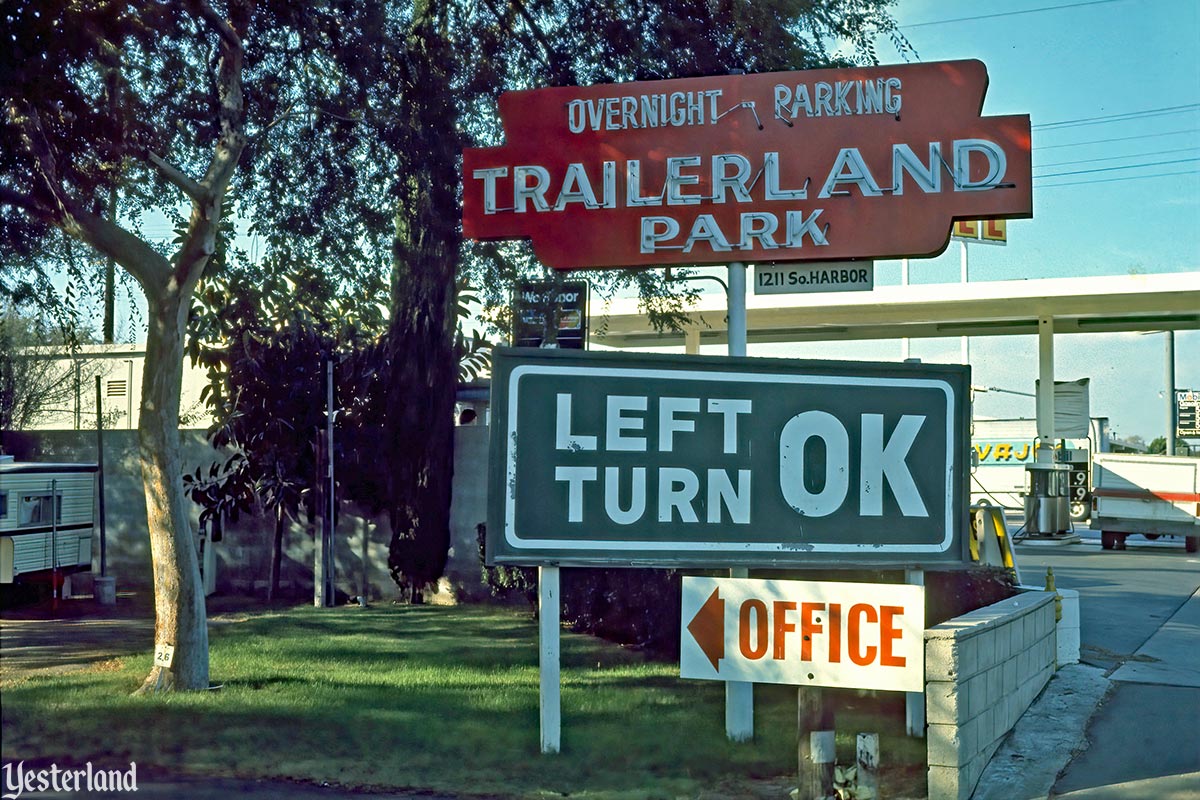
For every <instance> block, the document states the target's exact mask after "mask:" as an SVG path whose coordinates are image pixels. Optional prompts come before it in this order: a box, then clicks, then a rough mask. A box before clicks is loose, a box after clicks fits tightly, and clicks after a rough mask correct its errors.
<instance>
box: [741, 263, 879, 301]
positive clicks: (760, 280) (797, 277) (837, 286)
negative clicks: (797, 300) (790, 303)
mask: <svg viewBox="0 0 1200 800" xmlns="http://www.w3.org/2000/svg"><path fill="white" fill-rule="evenodd" d="M873 288H875V262H874V261H817V262H813V263H809V264H795V265H788V266H783V265H780V264H755V265H754V293H755V294H795V293H802V292H863V291H867V292H869V291H871V289H873Z"/></svg>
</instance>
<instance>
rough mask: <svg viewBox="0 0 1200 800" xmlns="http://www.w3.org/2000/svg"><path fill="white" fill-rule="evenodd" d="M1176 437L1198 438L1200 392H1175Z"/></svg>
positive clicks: (1199, 430) (1199, 427) (1185, 390)
mask: <svg viewBox="0 0 1200 800" xmlns="http://www.w3.org/2000/svg"><path fill="white" fill-rule="evenodd" d="M1175 427H1176V429H1177V430H1176V432H1175V435H1176V436H1200V391H1196V390H1195V389H1176V390H1175Z"/></svg>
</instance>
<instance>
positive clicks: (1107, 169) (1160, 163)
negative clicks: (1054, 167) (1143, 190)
mask: <svg viewBox="0 0 1200 800" xmlns="http://www.w3.org/2000/svg"><path fill="white" fill-rule="evenodd" d="M1193 161H1200V158H1178V159H1175V160H1173V161H1151V162H1149V163H1146V164H1130V165H1128V166H1125V167H1098V168H1096V169H1077V170H1073V171H1071V172H1051V173H1050V174H1049V175H1037V176H1035V177H1038V178H1060V177H1062V176H1063V175H1087V174H1089V173H1092V172H1116V171H1117V170H1122V169H1141V168H1142V167H1162V166H1166V165H1167V164H1189V163H1191V162H1193Z"/></svg>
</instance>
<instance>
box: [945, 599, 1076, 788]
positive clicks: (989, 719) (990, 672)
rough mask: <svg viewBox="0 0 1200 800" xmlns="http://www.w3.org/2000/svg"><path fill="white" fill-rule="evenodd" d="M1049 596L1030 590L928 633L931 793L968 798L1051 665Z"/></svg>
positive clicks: (1038, 690)
mask: <svg viewBox="0 0 1200 800" xmlns="http://www.w3.org/2000/svg"><path fill="white" fill-rule="evenodd" d="M1055 652H1056V636H1055V629H1054V595H1053V594H1050V593H1047V592H1027V593H1024V594H1021V595H1018V596H1017V597H1014V598H1012V599H1009V600H1004V601H1001V602H999V603H995V604H993V605H990V606H987V607H985V608H981V609H978V610H976V611H972V612H971V613H969V614H964V615H963V616H961V617H955V618H954V619H952V620H950V621H948V622H944V623H942V624H941V625H938V626H936V627H933V628H929V629H928V630H926V631H925V706H926V715H927V720H928V723H929V729H928V731H927V744H928V755H929V796H930V797H931V798H932V797H936V798H939V799H940V800H943V799H944V800H967V798H969V797H970V796H971V792H972V791H974V789H975V784H976V783H978V781H979V776H980V775H982V774H983V768H984V767H986V766H987V763H988V760H989V759H990V758H991V757H992V754H993V753H995V752H996V748H997V747H999V745H1000V741H1001V740H1002V739H1003V738H1004V737H1005V736H1006V735H1007V734H1008V732H1009V730H1011V729H1012V727H1013V725H1015V724H1016V722H1017V720H1018V719H1020V718H1021V715H1022V714H1024V713H1025V710H1026V709H1027V708H1029V706H1030V704H1031V703H1032V702H1033V700H1034V699H1035V698H1036V697H1037V696H1038V694H1040V693H1041V691H1042V689H1043V688H1044V687H1045V686H1046V682H1047V681H1048V680H1050V676H1051V675H1052V674H1053V673H1054V669H1055Z"/></svg>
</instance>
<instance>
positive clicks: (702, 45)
mask: <svg viewBox="0 0 1200 800" xmlns="http://www.w3.org/2000/svg"><path fill="white" fill-rule="evenodd" d="M888 5H890V0H818V1H817V2H811V3H802V4H801V3H795V2H793V1H792V0H770V1H768V2H748V0H736V1H735V2H732V3H719V4H714V3H710V2H706V1H705V0H651V2H646V1H645V0H639V2H617V3H593V2H584V1H583V0H558V1H555V0H529V1H526V0H508V1H507V2H506V1H505V0H484V2H482V3H463V2H453V1H452V0H418V2H415V3H413V4H411V5H409V4H399V3H395V2H389V0H363V2H360V3H358V4H355V5H353V6H347V7H341V8H339V9H338V13H337V15H336V17H335V16H332V15H331V16H329V17H328V18H327V19H326V21H325V22H323V23H321V24H317V25H314V26H313V27H312V28H311V29H310V30H309V31H308V32H307V33H306V34H305V35H304V38H303V39H302V47H301V49H302V50H303V51H304V52H305V53H307V54H309V55H308V57H309V58H310V63H311V65H312V68H311V70H310V71H309V72H308V73H306V74H307V75H308V76H309V78H308V81H307V83H306V84H305V85H304V95H303V98H301V97H296V98H295V102H297V103H302V104H303V105H304V107H305V108H306V109H308V111H307V112H306V113H304V114H297V115H293V116H291V117H289V118H287V119H285V120H283V121H282V122H281V123H280V124H279V125H278V126H276V127H275V128H273V129H272V131H271V139H270V145H269V146H267V147H264V148H263V152H262V154H261V156H262V157H261V158H258V159H256V162H255V164H254V168H255V169H256V171H257V172H258V174H259V178H260V179H259V181H257V182H256V184H255V188H254V189H253V190H252V191H251V192H250V193H249V194H248V195H247V197H246V200H247V202H248V203H250V204H252V205H253V207H254V208H255V209H256V212H257V214H259V217H258V219H259V223H258V224H259V225H260V226H261V227H262V229H264V230H270V231H271V233H270V234H268V235H269V236H273V237H275V238H274V239H273V242H274V243H276V244H282V243H284V242H286V243H287V244H288V246H289V247H291V248H293V249H294V250H295V251H300V250H303V251H304V252H305V253H306V254H307V257H308V258H310V259H311V260H313V261H314V262H320V263H322V264H323V265H325V266H326V267H327V268H328V269H330V270H332V271H334V272H336V273H337V274H338V275H340V276H344V277H345V279H347V280H353V277H352V276H353V274H354V272H355V271H356V270H364V269H365V270H379V271H384V272H386V273H387V274H389V275H390V286H391V298H390V312H391V313H390V325H389V330H388V333H387V336H386V337H385V339H384V341H383V342H381V343H380V344H379V345H378V346H377V347H376V348H374V349H373V350H372V351H371V353H370V357H371V358H372V359H373V361H372V364H373V366H372V367H371V368H369V369H363V370H360V374H361V375H363V376H364V378H363V380H364V381H366V383H364V384H363V385H362V386H361V388H362V389H363V390H364V391H368V390H369V391H368V394H369V396H370V397H373V398H378V399H379V400H380V401H381V402H375V403H373V404H366V405H364V407H363V408H362V409H361V413H360V414H359V417H358V418H359V419H360V420H362V422H363V425H364V430H370V431H373V432H376V433H374V434H373V435H370V436H363V437H362V438H361V440H360V441H359V442H358V444H357V449H356V455H357V457H358V458H360V459H361V461H360V463H361V464H362V465H363V468H362V469H359V470H358V471H357V475H358V479H357V480H356V483H357V484H358V486H359V487H360V488H359V489H358V490H357V491H358V496H359V497H361V498H362V499H364V500H365V501H367V502H368V503H370V504H374V505H376V506H377V507H378V508H379V509H380V510H384V511H386V512H387V513H388V515H389V517H390V519H391V528H392V541H391V547H390V556H389V567H390V569H391V572H392V576H393V578H394V579H395V580H396V581H397V582H398V583H400V584H402V585H405V586H408V587H409V588H410V589H412V590H413V591H414V592H416V591H419V589H420V587H421V585H423V584H425V583H428V582H430V581H431V580H432V579H434V578H436V577H437V575H439V574H440V572H441V569H442V566H443V565H444V561H445V553H446V545H447V543H448V521H449V499H450V497H449V487H450V483H451V470H452V452H451V441H452V439H451V436H452V407H453V403H454V389H455V382H456V377H457V369H456V363H457V360H458V353H457V352H456V348H455V346H454V345H455V327H456V326H455V324H454V310H455V307H456V302H455V285H456V276H458V274H459V273H460V272H461V271H464V270H465V272H466V274H467V276H469V278H470V281H471V283H472V284H473V285H475V286H479V287H481V292H482V293H483V295H484V297H485V300H489V301H490V300H495V299H497V298H499V299H503V300H504V301H505V302H506V301H507V298H508V296H509V294H510V292H511V287H512V285H513V282H514V281H515V280H517V279H519V278H520V277H521V276H523V275H529V274H536V273H538V272H540V269H541V268H540V266H538V265H537V264H536V263H535V262H534V261H533V260H532V258H531V257H530V255H529V252H528V250H527V249H525V248H522V247H521V246H520V245H505V246H494V245H487V246H472V247H471V248H469V249H468V250H467V251H466V252H465V254H464V250H463V243H462V238H461V230H460V227H459V224H458V219H459V206H458V202H459V200H458V186H459V180H460V176H459V174H458V169H459V158H460V153H461V150H462V148H463V147H464V146H466V145H470V144H480V145H484V144H489V143H494V142H496V141H497V140H498V138H499V137H500V135H501V131H500V130H499V127H498V123H497V119H496V114H495V100H496V97H497V95H498V94H499V93H500V92H501V91H503V90H505V89H511V88H529V87H531V86H537V85H569V84H578V83H592V82H604V81H616V80H630V79H649V78H665V77H688V76H694V75H700V74H714V73H718V74H719V73H725V72H728V71H729V70H731V69H734V68H741V69H746V70H751V71H761V70H773V69H792V68H803V67H813V66H818V65H829V64H831V63H835V62H836V59H835V58H834V57H833V56H832V55H831V53H830V52H829V50H828V49H827V45H826V42H827V41H830V40H835V39H842V40H846V41H849V42H851V43H852V44H853V46H854V47H855V56H854V57H855V58H856V59H858V60H860V61H865V62H870V61H873V60H874V52H873V50H872V48H871V42H872V40H873V36H874V34H875V33H876V32H877V31H882V32H884V33H885V34H889V35H892V36H893V38H895V39H896V40H897V41H898V42H900V43H902V44H903V39H902V38H900V37H899V36H898V34H896V31H895V26H894V23H893V22H892V20H891V19H890V17H889V16H888V15H887V13H886V7H887V6H888ZM313 14H314V16H320V13H319V12H317V11H313ZM297 198H303V202H299V201H298V200H297ZM596 277H597V278H598V280H599V282H600V283H601V284H602V285H603V286H605V287H609V288H608V290H610V291H611V290H612V288H613V287H615V286H617V285H618V284H624V285H637V286H638V287H639V290H640V292H641V294H642V297H643V299H644V300H646V301H647V304H648V307H649V308H650V309H651V310H653V311H656V312H661V315H660V319H662V321H663V322H664V323H668V322H669V321H670V317H671V313H672V312H678V311H679V310H681V303H680V300H679V296H680V294H681V291H680V290H679V288H678V287H671V286H670V285H668V284H666V283H665V282H664V281H663V280H662V279H661V276H659V275H656V274H654V273H653V272H652V271H640V272H638V273H625V274H618V273H604V274H603V275H601V276H596ZM364 396H365V395H364ZM378 432H382V433H378ZM385 461H386V463H388V464H389V469H388V470H387V473H386V474H385V475H382V476H379V475H375V476H373V475H372V474H371V471H372V470H375V469H376V465H378V464H380V463H384V462H385Z"/></svg>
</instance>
